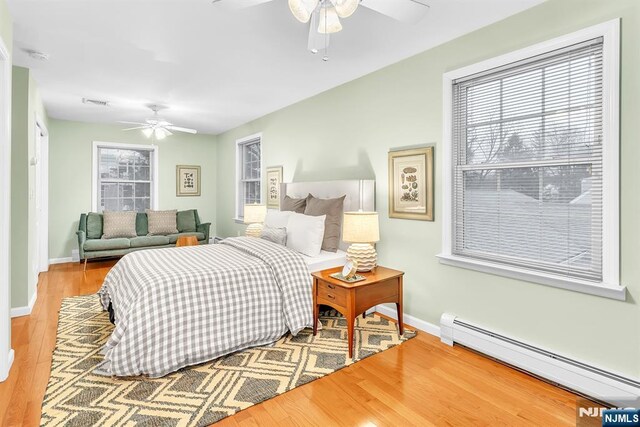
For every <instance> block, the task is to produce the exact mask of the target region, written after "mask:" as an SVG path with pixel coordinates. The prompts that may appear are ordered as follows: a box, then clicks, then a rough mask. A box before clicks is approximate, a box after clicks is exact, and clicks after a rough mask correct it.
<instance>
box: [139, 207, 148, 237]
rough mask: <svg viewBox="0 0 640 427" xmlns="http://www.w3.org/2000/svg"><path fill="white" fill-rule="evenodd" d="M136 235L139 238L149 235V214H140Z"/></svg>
mask: <svg viewBox="0 0 640 427" xmlns="http://www.w3.org/2000/svg"><path fill="white" fill-rule="evenodd" d="M136 233H137V234H138V236H146V235H147V234H149V222H148V220H147V214H146V213H144V212H138V216H136Z"/></svg>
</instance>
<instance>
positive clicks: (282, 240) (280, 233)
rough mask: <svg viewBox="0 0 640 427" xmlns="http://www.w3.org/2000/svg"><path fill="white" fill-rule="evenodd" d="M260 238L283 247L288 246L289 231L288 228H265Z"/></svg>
mask: <svg viewBox="0 0 640 427" xmlns="http://www.w3.org/2000/svg"><path fill="white" fill-rule="evenodd" d="M260 238H262V239H264V240H268V241H270V242H273V243H277V244H279V245H282V246H286V244H287V229H286V228H272V227H264V228H263V229H262V233H260Z"/></svg>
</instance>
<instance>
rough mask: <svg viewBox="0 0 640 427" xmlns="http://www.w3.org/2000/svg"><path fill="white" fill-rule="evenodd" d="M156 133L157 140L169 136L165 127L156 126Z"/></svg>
mask: <svg viewBox="0 0 640 427" xmlns="http://www.w3.org/2000/svg"><path fill="white" fill-rule="evenodd" d="M154 134H155V137H156V139H157V140H163V139H165V138H166V137H167V132H166V131H165V130H164V129H163V128H156V129H155V131H154Z"/></svg>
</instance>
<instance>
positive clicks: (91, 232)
mask: <svg viewBox="0 0 640 427" xmlns="http://www.w3.org/2000/svg"><path fill="white" fill-rule="evenodd" d="M101 237H102V215H100V214H98V213H94V212H89V214H87V239H99V238H101Z"/></svg>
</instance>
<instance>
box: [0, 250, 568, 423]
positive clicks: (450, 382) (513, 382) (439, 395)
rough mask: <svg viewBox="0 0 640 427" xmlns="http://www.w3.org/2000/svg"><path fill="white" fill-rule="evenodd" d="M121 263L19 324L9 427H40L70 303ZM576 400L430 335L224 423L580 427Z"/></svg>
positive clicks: (74, 273)
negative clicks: (63, 305)
mask: <svg viewBox="0 0 640 427" xmlns="http://www.w3.org/2000/svg"><path fill="white" fill-rule="evenodd" d="M112 265H113V262H102V263H90V264H89V265H88V267H87V271H86V274H83V272H82V267H81V266H80V265H79V264H61V265H54V266H51V269H50V271H49V272H47V273H43V274H41V275H40V283H39V286H38V300H37V302H36V305H35V307H34V309H33V312H32V314H31V315H30V316H25V317H19V318H15V319H13V321H12V345H13V348H14V350H15V352H16V359H15V362H14V364H13V367H12V369H11V372H10V374H9V378H8V379H7V381H5V382H4V383H0V420H2V425H3V426H16V425H25V426H36V425H39V422H40V406H41V402H42V398H43V396H44V392H45V388H46V385H47V381H48V378H49V369H50V365H51V354H52V351H53V349H54V346H55V339H56V327H57V322H58V310H59V308H60V302H61V300H62V299H63V298H65V297H69V296H74V295H84V294H90V293H95V292H96V291H97V290H98V289H99V288H100V285H101V283H102V280H103V278H104V276H105V274H106V273H107V272H108V271H109V268H110V267H111V266H112ZM577 399H578V398H577V396H575V395H573V394H571V393H569V392H567V391H565V390H562V389H559V388H556V387H554V386H552V385H549V384H547V383H544V382H542V381H540V380H538V379H535V378H533V377H531V376H528V375H526V374H524V373H521V372H518V371H516V370H513V369H510V368H508V367H506V366H503V365H501V364H499V363H496V362H494V361H492V360H490V359H487V358H485V357H482V356H481V355H478V354H475V353H473V352H471V351H468V350H466V349H464V348H461V347H453V348H452V347H448V346H445V345H443V344H441V343H440V341H439V340H438V339H437V338H436V337H433V336H431V335H429V334H427V333H425V332H422V333H420V334H419V335H418V337H417V338H415V339H413V340H411V341H409V342H407V343H405V344H403V345H401V346H398V347H395V348H393V349H391V350H388V351H385V352H383V353H381V354H378V355H375V356H372V357H370V358H368V359H365V360H363V361H361V362H359V363H356V364H354V365H353V366H351V367H348V368H345V369H343V370H341V371H339V372H336V373H335V374H332V375H329V376H327V377H325V378H322V379H320V380H317V381H314V382H312V383H309V384H307V385H304V386H301V387H298V388H296V389H294V390H292V391H290V392H288V393H285V394H282V395H280V396H277V397H275V398H274V399H271V400H269V401H266V402H264V403H262V404H259V405H256V406H253V407H251V408H249V409H247V410H245V411H241V412H239V413H238V414H236V415H234V416H232V417H229V418H226V419H224V420H222V421H221V422H220V423H218V424H217V425H219V426H257V425H260V426H265V425H312V426H327V425H343V426H374V425H376V426H383V425H384V426H387V425H388V426H399V425H424V426H428V425H465V426H468V425H474V426H478V425H547V426H557V425H575V422H576V416H575V413H576V409H575V408H576V403H577Z"/></svg>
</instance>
